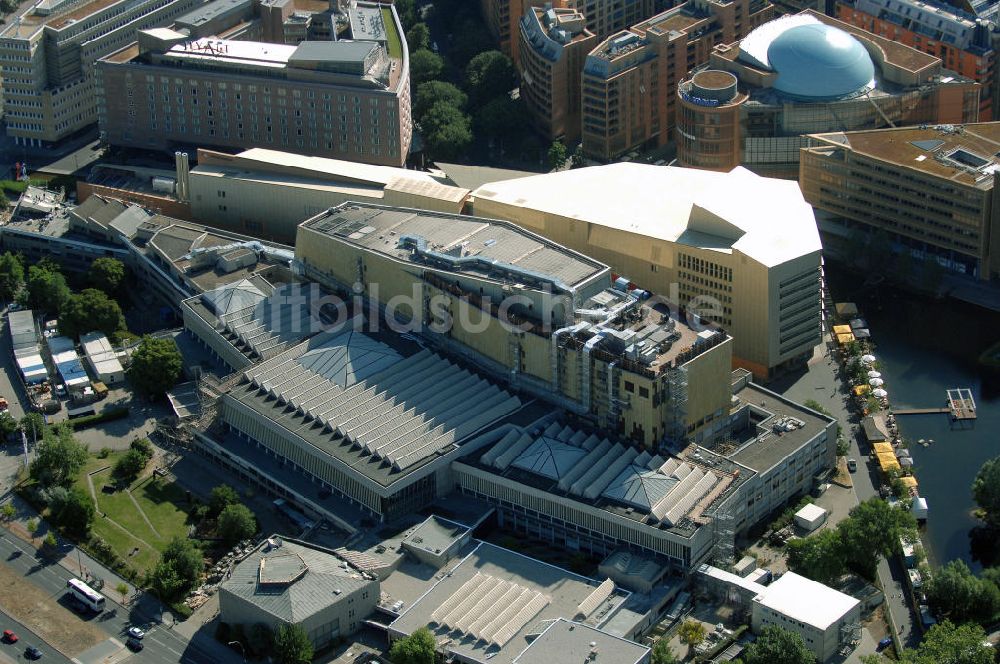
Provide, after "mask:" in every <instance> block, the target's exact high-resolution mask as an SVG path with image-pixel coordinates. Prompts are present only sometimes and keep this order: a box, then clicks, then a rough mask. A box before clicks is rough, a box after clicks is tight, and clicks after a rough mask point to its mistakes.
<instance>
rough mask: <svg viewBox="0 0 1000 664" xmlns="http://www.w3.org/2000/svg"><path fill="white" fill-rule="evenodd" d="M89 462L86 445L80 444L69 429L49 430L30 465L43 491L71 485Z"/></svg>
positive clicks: (33, 476)
mask: <svg viewBox="0 0 1000 664" xmlns="http://www.w3.org/2000/svg"><path fill="white" fill-rule="evenodd" d="M85 463H87V446H86V445H84V444H83V443H79V442H77V440H76V439H75V438H74V437H73V431H72V430H71V429H70V428H69V427H67V426H60V427H54V428H53V427H49V428H48V429H47V430H46V431H44V432H43V433H42V440H41V442H40V443H38V447H37V448H36V450H35V459H34V461H32V462H31V467H30V474H31V477H32V479H34V480H35V481H36V482H38V484H39V485H41V486H42V487H43V488H45V487H55V486H69V485H70V484H72V483H73V480H74V479H76V475H77V473H79V472H80V471H81V470H82V469H83V466H84V464H85Z"/></svg>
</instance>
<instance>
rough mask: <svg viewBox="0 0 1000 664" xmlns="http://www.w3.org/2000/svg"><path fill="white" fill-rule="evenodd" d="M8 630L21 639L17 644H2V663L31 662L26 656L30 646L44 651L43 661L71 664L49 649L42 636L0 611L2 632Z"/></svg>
mask: <svg viewBox="0 0 1000 664" xmlns="http://www.w3.org/2000/svg"><path fill="white" fill-rule="evenodd" d="M8 629H9V630H11V631H12V632H14V633H15V634H17V635H18V636H19V637H20V639H19V640H18V642H17V643H6V642H4V643H0V662H2V663H3V664H8V663H9V662H29V661H31V660H29V659H28V658H27V657H25V656H24V651H25V649H26V648H27V647H28V646H36V647H37V648H38V649H39V650H41V651H42V661H45V662H59V663H60V664H70V660H68V659H66V657H64V656H63V655H62V653H60V652H59V651H58V650H54V649H52V648H50V647H48V646H47V645H46V644H45V641H43V640H42V638H41V637H40V636H38V635H37V634H35V633H34V632H32V631H31V630H30V629H28V628H27V627H25V626H24V625H22V624H21V623H19V622H17V621H16V620H14V619H13V618H11V617H10V616H9V615H7V614H6V613H5V612H3V611H0V630H8Z"/></svg>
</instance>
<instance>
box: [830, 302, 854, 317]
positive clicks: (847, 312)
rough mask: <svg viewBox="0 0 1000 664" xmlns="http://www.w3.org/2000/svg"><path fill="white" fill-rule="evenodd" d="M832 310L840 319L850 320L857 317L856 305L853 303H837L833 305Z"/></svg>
mask: <svg viewBox="0 0 1000 664" xmlns="http://www.w3.org/2000/svg"><path fill="white" fill-rule="evenodd" d="M833 309H834V311H836V312H837V315H838V316H840V317H841V318H851V317H853V316H857V315H858V305H856V304H854V303H853V302H838V303H836V304H835V305H833Z"/></svg>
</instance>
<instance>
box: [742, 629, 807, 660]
mask: <svg viewBox="0 0 1000 664" xmlns="http://www.w3.org/2000/svg"><path fill="white" fill-rule="evenodd" d="M742 659H743V662H744V664H816V655H814V654H813V653H812V651H811V650H809V648H808V647H806V642H805V641H803V640H802V637H801V636H799V635H798V634H796V633H795V632H791V631H789V630H787V629H785V628H783V627H779V626H777V625H768V626H767V627H765V628H764V629H763V630H761V633H760V634H758V635H757V640H756V641H754V642H753V643H751V644H750V645H748V646H747V647H746V650H744V651H743V655H742Z"/></svg>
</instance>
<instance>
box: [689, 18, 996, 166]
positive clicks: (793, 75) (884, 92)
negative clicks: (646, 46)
mask: <svg viewBox="0 0 1000 664" xmlns="http://www.w3.org/2000/svg"><path fill="white" fill-rule="evenodd" d="M979 88H980V86H979V84H978V83H976V82H974V81H972V80H971V79H967V78H964V77H962V76H959V75H958V74H955V73H954V72H950V71H948V70H946V69H944V68H943V66H942V64H941V60H940V59H939V58H937V57H936V56H932V55H928V54H926V53H923V52H921V51H918V50H916V49H913V48H910V47H909V46H906V45H905V44H902V43H899V42H896V41H893V40H892V39H888V38H885V37H880V36H878V35H873V34H871V33H869V32H866V31H865V30H862V29H861V28H857V27H854V26H852V25H849V24H847V23H843V22H841V21H838V20H836V19H832V18H829V17H827V16H824V15H823V14H820V13H818V12H815V11H812V10H808V11H805V12H803V13H801V14H796V15H794V16H785V17H782V18H779V19H776V20H774V21H771V22H770V23H766V24H764V25H763V26H761V27H759V28H757V29H756V30H754V31H753V32H752V33H751V34H750V35H749V36H747V37H746V39H744V40H743V41H741V42H739V43H733V44H722V45H719V46H717V47H716V48H715V50H714V51H713V52H712V55H711V57H710V59H709V63H708V65H706V67H705V68H703V69H700V70H698V71H696V72H695V73H694V74H693V76H691V77H690V78H689V79H688V80H686V81H684V82H683V83H681V84H680V85H679V86H678V88H677V93H676V94H677V97H678V103H679V105H680V106H679V109H678V119H677V131H676V136H677V159H678V161H680V162H681V164H683V165H685V166H695V167H699V168H710V169H716V170H729V169H731V168H733V167H735V166H737V165H739V164H742V165H744V166H746V167H748V168H751V169H753V170H755V171H757V172H760V173H762V174H769V175H776V176H780V177H790V178H791V177H796V176H797V175H798V160H799V149H800V148H801V147H804V146H805V145H806V144H807V142H808V138H807V135H808V134H811V133H818V132H825V131H835V130H855V129H874V128H879V127H887V126H888V127H892V126H897V125H908V124H910V125H912V124H924V123H945V122H946V123H962V122H975V121H976V119H977V118H978V116H979Z"/></svg>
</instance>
